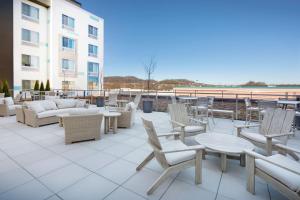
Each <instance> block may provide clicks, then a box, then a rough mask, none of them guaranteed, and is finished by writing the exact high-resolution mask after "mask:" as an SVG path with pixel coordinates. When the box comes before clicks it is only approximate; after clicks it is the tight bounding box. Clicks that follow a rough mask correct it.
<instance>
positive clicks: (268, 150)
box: [266, 138, 272, 156]
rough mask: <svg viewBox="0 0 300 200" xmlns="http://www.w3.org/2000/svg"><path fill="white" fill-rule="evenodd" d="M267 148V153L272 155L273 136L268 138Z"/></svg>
mask: <svg viewBox="0 0 300 200" xmlns="http://www.w3.org/2000/svg"><path fill="white" fill-rule="evenodd" d="M266 150H267V155H268V156H271V155H272V138H267V143H266Z"/></svg>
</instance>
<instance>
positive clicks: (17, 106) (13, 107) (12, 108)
mask: <svg viewBox="0 0 300 200" xmlns="http://www.w3.org/2000/svg"><path fill="white" fill-rule="evenodd" d="M16 108H22V106H21V105H9V106H8V110H15V109H16Z"/></svg>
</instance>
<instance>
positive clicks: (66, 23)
mask: <svg viewBox="0 0 300 200" xmlns="http://www.w3.org/2000/svg"><path fill="white" fill-rule="evenodd" d="M62 25H63V27H67V28H71V29H74V26H75V19H74V18H72V17H69V16H67V15H62Z"/></svg>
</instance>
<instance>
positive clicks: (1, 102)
mask: <svg viewBox="0 0 300 200" xmlns="http://www.w3.org/2000/svg"><path fill="white" fill-rule="evenodd" d="M18 107H21V105H15V103H14V100H13V98H12V97H5V98H0V116H2V117H7V116H11V115H15V114H16V108H18Z"/></svg>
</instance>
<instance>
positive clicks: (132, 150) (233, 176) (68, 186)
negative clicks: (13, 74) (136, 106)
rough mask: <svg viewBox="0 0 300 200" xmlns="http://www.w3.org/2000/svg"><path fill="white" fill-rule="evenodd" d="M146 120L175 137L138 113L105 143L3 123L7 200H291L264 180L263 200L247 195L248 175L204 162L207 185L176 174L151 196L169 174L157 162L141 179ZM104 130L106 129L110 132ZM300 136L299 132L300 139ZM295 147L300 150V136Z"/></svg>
mask: <svg viewBox="0 0 300 200" xmlns="http://www.w3.org/2000/svg"><path fill="white" fill-rule="evenodd" d="M141 116H144V117H145V118H147V119H150V120H153V122H154V124H155V126H156V128H157V131H158V132H169V131H170V130H171V128H170V123H169V122H168V120H169V116H168V114H167V113H163V112H154V113H151V114H143V113H142V112H140V111H139V112H138V113H137V115H136V120H135V122H136V123H135V125H134V126H133V128H131V129H119V130H118V133H117V134H107V135H103V132H104V131H103V130H102V132H101V134H102V135H101V136H102V139H101V140H99V141H90V142H81V143H76V144H71V145H65V144H64V129H63V128H62V127H59V126H58V124H53V125H48V126H43V127H40V128H31V127H29V126H26V125H24V124H21V123H17V122H16V119H15V117H14V116H13V117H7V118H0V137H1V139H0V162H1V164H0V199H23V200H27V199H28V200H34V199H49V200H50V199H51V200H55V199H85V200H87V199H107V200H117V199H130V200H142V199H162V200H168V199H169V200H175V199H185V200H188V199H205V200H209V199H217V200H230V199H236V200H238V199H243V200H245V199H272V200H273V199H274V200H275V199H286V198H285V197H284V196H282V195H281V194H280V193H279V192H277V191H276V190H274V189H273V188H272V187H271V186H270V185H268V184H266V183H265V182H264V181H263V180H261V179H259V178H257V179H256V180H257V181H256V195H252V194H250V193H248V192H247V190H246V178H245V176H246V172H245V168H244V167H241V166H240V165H239V161H236V160H230V161H228V170H227V172H225V173H222V172H221V170H220V159H219V158H216V157H213V156H207V157H206V160H204V161H203V171H202V173H203V183H202V184H201V185H195V184H194V170H193V168H190V169H186V170H184V171H182V172H180V173H177V174H174V175H173V176H172V178H169V179H168V180H167V181H165V182H164V183H163V184H162V185H161V186H160V187H159V188H158V189H157V190H156V191H155V192H154V193H153V195H150V196H147V194H146V190H147V189H148V187H149V186H150V185H151V184H152V183H153V181H154V180H155V179H156V178H157V177H158V176H159V175H160V173H161V171H162V168H161V167H160V166H159V165H158V163H157V162H156V161H155V160H152V161H151V162H150V163H149V164H148V165H147V166H146V168H145V169H143V170H141V171H140V172H136V171H135V168H136V167H137V165H138V164H139V163H140V162H141V161H142V160H143V159H144V158H145V157H146V156H147V155H148V154H149V153H150V151H151V148H150V147H149V145H148V144H147V143H146V142H147V141H146V140H147V136H146V132H145V130H144V128H143V126H142V121H141ZM215 122H216V124H215V125H214V126H212V127H211V128H210V130H209V131H214V132H219V133H225V134H235V129H234V127H233V125H234V124H241V123H244V122H242V121H235V122H233V123H232V122H231V120H229V119H215ZM102 129H103V127H102ZM298 132H299V131H298ZM288 145H290V146H294V147H297V146H298V147H299V145H300V136H299V134H296V136H295V137H292V138H291V139H290V140H289V143H288Z"/></svg>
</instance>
